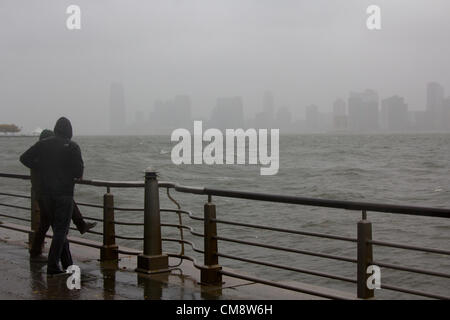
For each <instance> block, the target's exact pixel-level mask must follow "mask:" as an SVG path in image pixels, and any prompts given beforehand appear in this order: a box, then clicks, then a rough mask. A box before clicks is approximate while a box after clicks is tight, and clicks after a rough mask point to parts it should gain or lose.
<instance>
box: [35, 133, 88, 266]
mask: <svg viewBox="0 0 450 320" xmlns="http://www.w3.org/2000/svg"><path fill="white" fill-rule="evenodd" d="M54 135H55V134H54V133H53V131H51V130H48V129H44V130H43V131H42V132H41V134H40V136H39V141H40V140H43V139H46V138H49V137H53V136H54ZM31 185H32V188H33V190H34V194H35V195H36V199H37V202H38V204H39V208H40V215H39V227H38V229H37V230H36V232H35V233H34V236H33V241H32V242H31V243H32V245H31V249H30V260H31V261H32V262H47V257H45V256H43V255H42V245H43V244H44V240H45V235H46V234H47V231H48V229H50V222H49V221H48V214H47V213H46V212H45V211H44V209H43V205H42V203H41V199H40V195H41V192H40V174H39V172H38V171H37V170H33V169H32V170H31ZM72 221H73V223H74V224H75V226H76V227H77V229H78V231H79V232H80V233H81V234H84V233H85V232H87V231H89V230H90V229H92V228H94V227H95V226H96V225H97V223H96V222H86V221H84V219H83V216H82V214H81V212H80V209H79V208H78V206H77V204H76V203H75V202H74V203H73V212H72Z"/></svg>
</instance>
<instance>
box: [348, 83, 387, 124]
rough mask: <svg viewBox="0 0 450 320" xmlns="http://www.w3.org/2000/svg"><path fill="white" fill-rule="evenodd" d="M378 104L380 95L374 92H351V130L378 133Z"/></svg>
mask: <svg viewBox="0 0 450 320" xmlns="http://www.w3.org/2000/svg"><path fill="white" fill-rule="evenodd" d="M378 104H379V99H378V94H377V93H376V92H375V91H373V90H370V89H367V90H365V91H364V92H351V93H350V97H349V98H348V120H349V128H350V129H351V130H352V131H357V132H375V131H378V129H379V121H378V116H379V112H378Z"/></svg>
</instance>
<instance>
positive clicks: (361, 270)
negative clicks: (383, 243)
mask: <svg viewBox="0 0 450 320" xmlns="http://www.w3.org/2000/svg"><path fill="white" fill-rule="evenodd" d="M369 240H372V223H371V222H370V221H369V220H367V214H366V211H363V212H362V220H361V221H359V222H358V268H357V296H358V298H361V299H369V298H373V297H374V290H373V289H369V288H368V287H367V280H368V278H369V277H370V275H369V274H368V273H367V267H368V266H370V265H371V264H372V261H373V252H372V244H371V243H370V242H369Z"/></svg>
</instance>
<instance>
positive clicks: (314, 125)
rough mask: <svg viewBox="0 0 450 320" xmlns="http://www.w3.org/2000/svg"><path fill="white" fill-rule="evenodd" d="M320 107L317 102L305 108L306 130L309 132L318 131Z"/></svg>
mask: <svg viewBox="0 0 450 320" xmlns="http://www.w3.org/2000/svg"><path fill="white" fill-rule="evenodd" d="M319 117H320V116H319V107H318V106H316V105H315V104H312V105H309V106H307V107H306V110H305V120H306V123H305V125H306V130H307V131H309V132H318V131H319V130H320V128H319Z"/></svg>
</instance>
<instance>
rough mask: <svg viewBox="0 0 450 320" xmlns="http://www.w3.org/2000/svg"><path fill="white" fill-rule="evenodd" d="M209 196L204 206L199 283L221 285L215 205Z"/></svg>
mask: <svg viewBox="0 0 450 320" xmlns="http://www.w3.org/2000/svg"><path fill="white" fill-rule="evenodd" d="M210 199H211V198H210V197H209V198H208V202H207V203H205V206H204V232H205V237H204V241H205V244H204V248H205V252H204V264H205V266H204V268H203V269H202V270H201V277H200V278H201V283H202V284H206V285H221V284H222V274H221V273H220V272H219V271H220V270H221V269H222V267H221V266H220V265H219V256H218V255H217V252H218V249H217V238H216V237H217V224H216V222H215V221H214V220H215V219H216V205H215V204H213V203H211V200H210Z"/></svg>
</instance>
